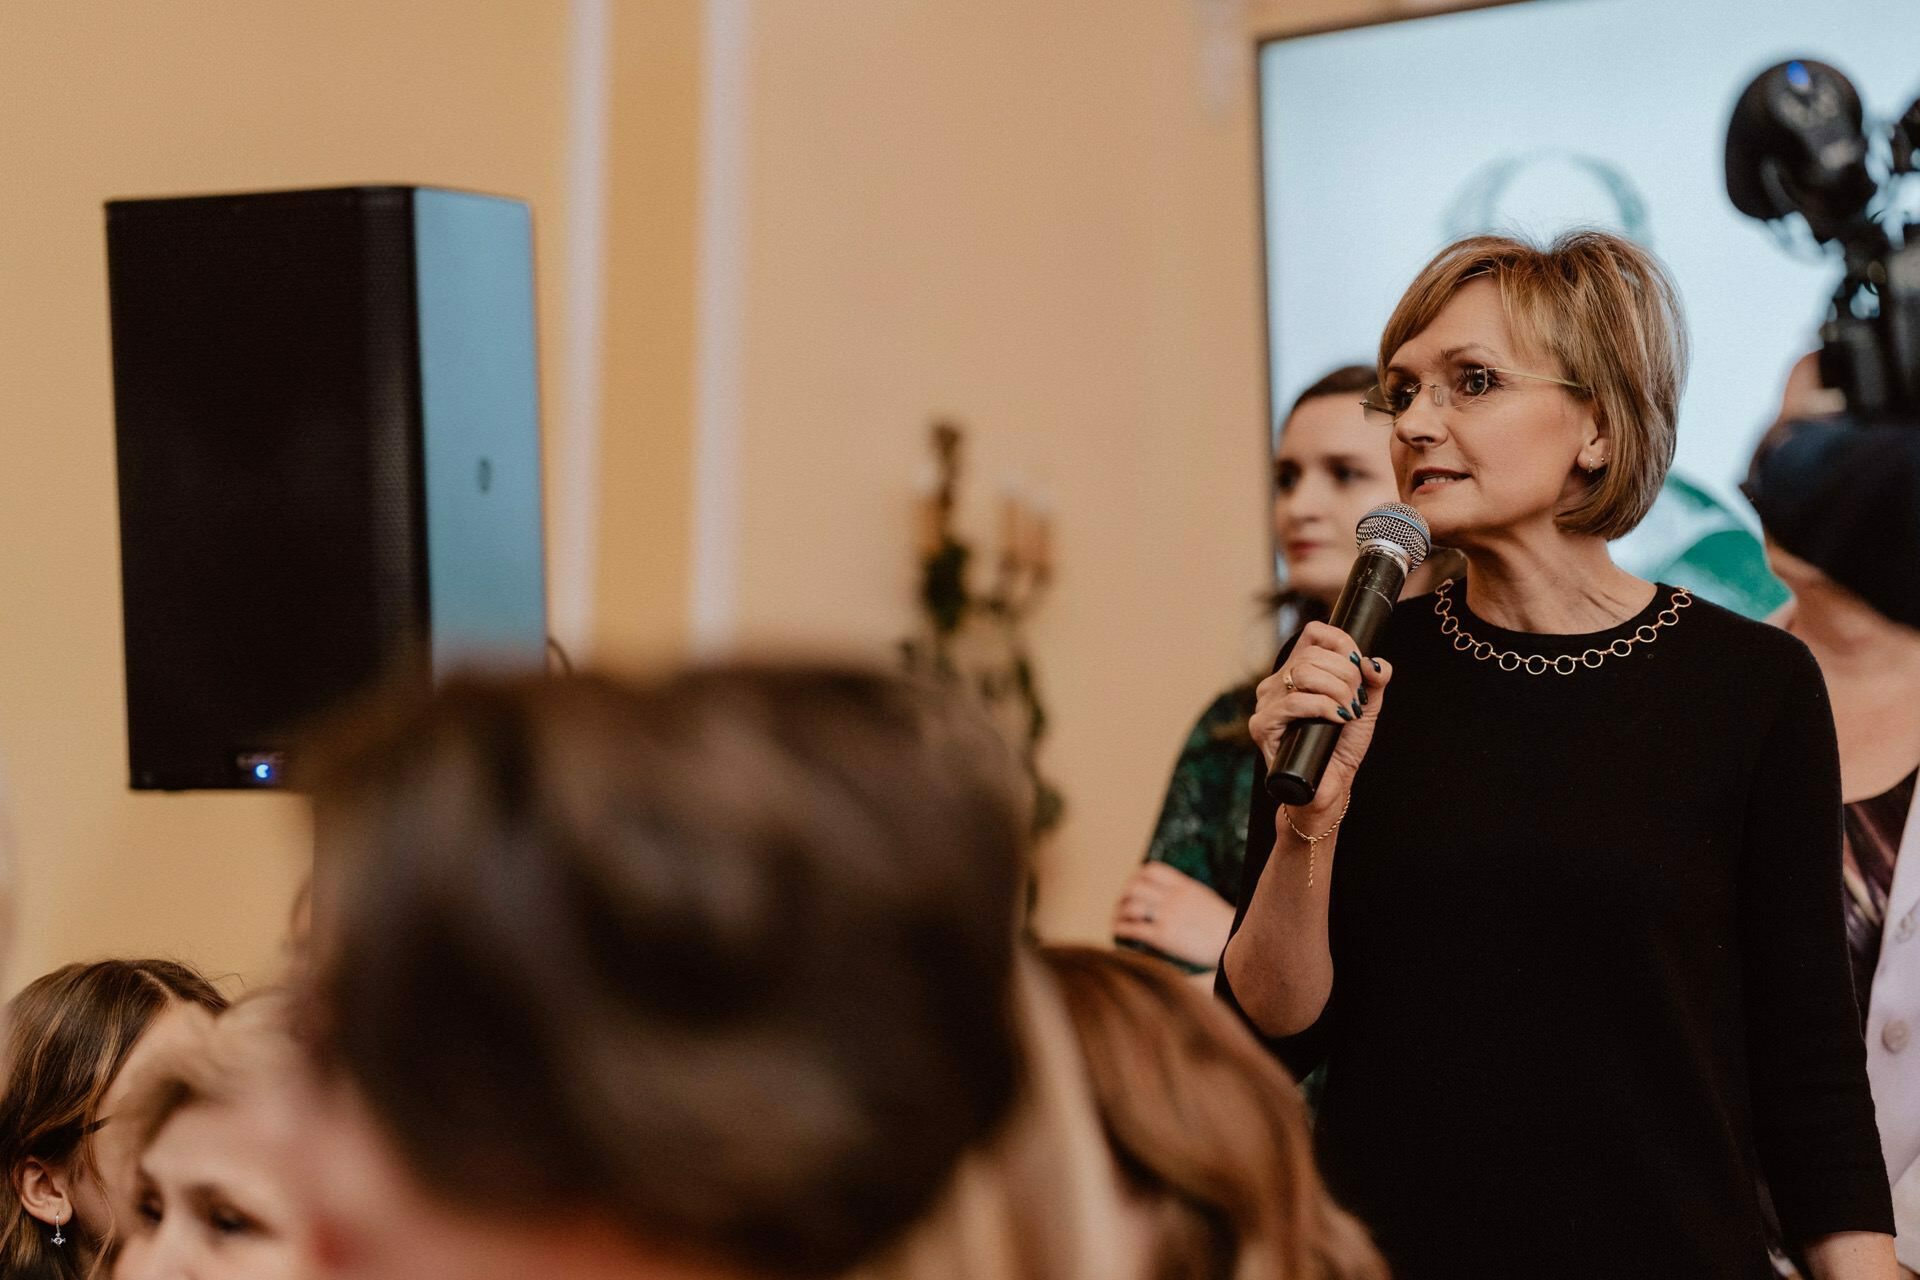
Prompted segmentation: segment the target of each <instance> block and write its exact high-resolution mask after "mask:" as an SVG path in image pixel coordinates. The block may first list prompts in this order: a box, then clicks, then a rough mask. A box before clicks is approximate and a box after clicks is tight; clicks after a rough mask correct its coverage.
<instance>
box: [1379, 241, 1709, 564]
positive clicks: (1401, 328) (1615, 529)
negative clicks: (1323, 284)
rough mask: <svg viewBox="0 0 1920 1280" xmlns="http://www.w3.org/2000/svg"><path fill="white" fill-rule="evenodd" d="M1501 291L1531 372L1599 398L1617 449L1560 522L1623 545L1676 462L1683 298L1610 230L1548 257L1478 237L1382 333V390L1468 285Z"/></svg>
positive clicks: (1414, 291) (1412, 293) (1439, 268)
mask: <svg viewBox="0 0 1920 1280" xmlns="http://www.w3.org/2000/svg"><path fill="white" fill-rule="evenodd" d="M1483 278H1484V279H1490V280H1492V281H1493V282H1494V283H1495V284H1496V285H1497V286H1498V287H1499V289H1500V298H1501V301H1502V302H1503V303H1504V304H1505V306H1506V312H1507V322H1508V325H1509V327H1510V329H1511V330H1512V333H1513V337H1514V340H1515V341H1516V342H1518V343H1519V344H1520V346H1521V350H1520V351H1518V352H1516V353H1514V354H1515V356H1516V357H1517V358H1518V359H1521V360H1534V361H1543V362H1546V367H1541V366H1539V365H1534V366H1531V367H1528V368H1527V369H1526V372H1529V373H1539V374H1546V375H1550V376H1560V377H1565V378H1566V379H1568V380H1569V381H1571V382H1575V383H1578V384H1579V387H1580V388H1581V389H1579V390H1574V389H1572V388H1569V394H1571V395H1577V396H1580V397H1581V398H1583V399H1591V400H1592V401H1593V403H1594V407H1595V410H1596V411H1597V413H1598V415H1599V422H1600V426H1601V429H1602V430H1603V431H1605V432H1606V434H1607V438H1608V441H1609V451H1608V458H1607V464H1606V466H1605V467H1603V468H1602V469H1601V470H1600V471H1599V472H1598V473H1596V477H1595V479H1594V480H1593V482H1592V483H1591V485H1590V486H1589V487H1588V490H1587V492H1586V493H1585V494H1584V495H1582V496H1581V497H1580V498H1579V499H1578V500H1576V501H1575V502H1574V503H1573V504H1572V505H1571V506H1570V507H1568V509H1567V510H1565V511H1563V512H1561V513H1560V516H1559V521H1560V526H1561V528H1563V529H1565V530H1567V531H1568V532H1569V533H1576V534H1587V535H1591V536H1594V537H1600V538H1609V539H1611V538H1618V537H1620V536H1621V535H1622V534H1625V533H1627V532H1628V531H1630V530H1631V529H1632V528H1633V527H1634V526H1635V525H1637V524H1639V523H1640V521H1641V520H1642V519H1643V518H1644V517H1645V516H1646V514H1647V512H1648V510H1650V509H1651V508H1652V506H1653V500H1654V498H1655V497H1657V496H1658V495H1659V493H1660V486H1661V485H1662V484H1663V483H1664V482H1665V480H1666V477H1667V468H1668V467H1669V466H1671V465H1672V463H1673V451H1674V440H1675V427H1676V422H1677V419H1678V415H1679V412H1680V392H1681V389H1682V387H1683V386H1684V385H1685V383H1686V380H1687V332H1686V321H1685V319H1684V317H1683V316H1682V314H1681V308H1680V295H1679V293H1678V292H1677V291H1676V290H1675V289H1674V286H1673V281H1672V280H1671V279H1670V278H1669V277H1668V276H1667V272H1666V269H1665V268H1664V267H1662V266H1661V265H1660V263H1659V260H1658V259H1656V258H1655V257H1654V256H1653V255H1652V254H1650V253H1648V252H1647V251H1646V250H1645V249H1642V248H1641V247H1640V246H1638V245H1636V244H1634V243H1633V242H1632V241H1630V240H1626V239H1624V238H1622V237H1620V236H1617V235H1614V234H1612V233H1611V232H1606V231H1591V230H1588V231H1570V232H1568V233H1566V234H1565V235H1563V236H1561V237H1559V238H1558V239H1556V240H1555V241H1553V243H1551V244H1549V245H1547V246H1546V247H1545V248H1537V247H1535V246H1534V245H1531V244H1528V243H1527V242H1526V241H1524V240H1517V239H1514V238H1512V237H1509V236H1470V237H1468V238H1467V239H1465V240H1460V241H1457V242H1455V243H1454V244H1451V245H1448V246H1447V247H1446V248H1444V249H1442V250H1441V251H1440V252H1439V253H1438V254H1437V255H1435V257H1434V259H1433V261H1431V262H1429V263H1428V264H1427V265H1426V266H1425V267H1424V268H1423V269H1422V270H1421V272H1420V274H1419V276H1417V277H1416V278H1415V279H1414V282H1413V283H1412V284H1410V285H1408V286H1407V291H1406V293H1405V294H1403V295H1402V296H1401V298H1400V302H1399V305H1398V306H1396V307H1395V308H1394V310H1393V315H1392V316H1391V317H1390V318H1389V319H1388V320H1387V327H1386V329H1385V331H1383V332H1382V333H1381V335H1380V381H1381V383H1382V385H1385V384H1386V382H1387V381H1388V377H1387V369H1388V366H1389V365H1391V364H1392V363H1393V357H1394V354H1395V353H1396V352H1398V351H1399V350H1400V348H1401V347H1402V346H1404V345H1405V344H1406V343H1407V342H1408V341H1409V340H1410V339H1411V338H1413V337H1414V336H1415V335H1416V334H1418V333H1420V331H1421V330H1423V329H1425V328H1426V327H1427V326H1428V325H1430V324H1432V323H1433V321H1434V319H1435V317H1437V316H1438V315H1439V314H1440V312H1441V311H1442V310H1443V309H1444V308H1445V307H1446V305H1447V303H1448V302H1450V301H1451V300H1452V299H1453V295H1454V294H1456V293H1458V292H1459V291H1460V290H1461V288H1462V287H1463V286H1465V285H1466V284H1468V283H1469V282H1471V281H1474V280H1479V279H1483Z"/></svg>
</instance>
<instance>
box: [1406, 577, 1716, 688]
mask: <svg viewBox="0 0 1920 1280" xmlns="http://www.w3.org/2000/svg"><path fill="white" fill-rule="evenodd" d="M1452 592H1453V579H1448V580H1447V581H1445V582H1443V583H1441V584H1440V588H1439V590H1438V591H1436V592H1434V597H1433V611H1434V613H1435V614H1436V615H1437V616H1438V617H1439V619H1440V634H1441V635H1443V636H1452V637H1453V647H1454V648H1455V649H1458V650H1459V651H1460V652H1462V653H1470V654H1472V655H1473V656H1474V657H1475V658H1477V659H1479V660H1480V661H1481V662H1493V663H1497V664H1499V667H1500V669H1501V670H1502V671H1524V672H1526V673H1527V674H1528V675H1530V676H1543V675H1545V674H1547V672H1549V671H1551V672H1553V673H1554V674H1555V675H1558V676H1570V675H1572V674H1573V673H1574V672H1576V671H1578V670H1579V669H1580V668H1582V667H1585V668H1587V669H1588V670H1589V671H1591V670H1592V669H1593V668H1595V667H1597V666H1599V665H1600V664H1601V663H1603V662H1605V661H1606V660H1607V659H1608V658H1624V657H1626V656H1627V655H1628V654H1630V653H1632V652H1633V646H1635V645H1636V644H1652V643H1653V642H1654V641H1655V640H1658V639H1659V638H1660V632H1661V630H1662V629H1663V628H1666V627H1671V626H1673V625H1674V624H1675V623H1677V622H1679V621H1680V611H1681V610H1682V609H1684V608H1686V607H1687V606H1688V605H1690V604H1692V603H1693V595H1692V593H1690V592H1689V591H1688V590H1687V589H1686V588H1685V587H1675V588H1674V589H1673V600H1672V602H1671V603H1669V604H1668V605H1667V607H1666V608H1664V609H1662V610H1661V611H1660V614H1659V616H1658V617H1656V618H1655V619H1654V620H1653V621H1652V622H1651V623H1645V624H1642V625H1641V626H1639V627H1636V628H1634V632H1633V635H1632V636H1631V637H1628V636H1622V637H1620V639H1618V640H1615V641H1614V642H1613V643H1612V644H1610V645H1608V646H1607V647H1606V648H1604V649H1588V650H1587V651H1586V652H1585V653H1583V654H1580V655H1579V656H1578V657H1575V656H1574V655H1573V654H1571V653H1563V654H1561V655H1560V656H1559V657H1557V658H1549V657H1547V656H1546V655H1545V654H1543V653H1528V654H1521V653H1515V652H1514V651H1513V650H1512V649H1496V648H1494V647H1493V646H1492V645H1490V644H1488V643H1487V642H1486V641H1485V640H1478V639H1475V638H1474V635H1473V633H1472V632H1471V631H1468V630H1467V629H1466V628H1465V627H1463V626H1461V625H1460V620H1459V619H1458V618H1456V617H1454V616H1453V594H1452ZM1536 663H1537V664H1539V665H1537V666H1536V665H1535V664H1536ZM1563 663H1564V664H1565V665H1564V666H1563V665H1561V664H1563Z"/></svg>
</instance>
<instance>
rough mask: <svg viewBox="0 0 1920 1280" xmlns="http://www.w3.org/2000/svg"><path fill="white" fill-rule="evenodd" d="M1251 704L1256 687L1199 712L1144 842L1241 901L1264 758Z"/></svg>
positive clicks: (1155, 854) (1151, 853) (1150, 852)
mask: <svg viewBox="0 0 1920 1280" xmlns="http://www.w3.org/2000/svg"><path fill="white" fill-rule="evenodd" d="M1253 704H1254V700H1253V687H1252V686H1251V685H1241V686H1236V687H1235V688H1232V689H1229V690H1227V692H1225V693H1223V694H1221V695H1220V696H1219V697H1217V698H1215V699H1214V700H1213V702H1212V703H1210V704H1209V705H1208V706H1207V709H1206V710H1205V711H1203V712H1202V713H1201V714H1200V719H1199V720H1198V721H1196V722H1195V723H1194V726H1193V728H1192V730H1190V731H1189V732H1188V734H1187V738H1186V742H1185V743H1184V744H1183V745H1182V746H1181V748H1180V757H1179V759H1178V760H1176V761H1175V762H1174V766H1173V776H1172V778H1170V779H1169V780H1168V782H1167V796H1166V799H1165V801H1163V802H1162V804H1161V806H1160V819H1159V821H1158V822H1156V823H1154V827H1153V836H1152V838H1151V839H1150V840H1149V841H1148V842H1147V856H1146V861H1148V862H1164V863H1166V864H1167V865H1168V866H1170V867H1172V868H1173V869H1174V870H1176V871H1180V872H1184V873H1185V874H1187V875H1189V876H1192V877H1193V878H1194V879H1195V880H1198V881H1199V882H1200V883H1201V884H1204V885H1206V886H1207V887H1208V888H1210V889H1212V890H1213V891H1214V892H1215V893H1217V894H1219V895H1220V896H1221V897H1222V898H1225V899H1226V900H1227V901H1228V902H1234V901H1237V899H1238V897H1239V894H1240V872H1241V868H1242V866H1243V865H1244V863H1245V861H1246V846H1247V813H1248V810H1249V809H1250V807H1251V805H1252V803H1253V780H1254V773H1255V766H1256V764H1257V762H1258V760H1259V752H1258V750H1257V749H1256V748H1255V747H1254V745H1253V742H1252V740H1251V739H1249V738H1248V737H1247V717H1248V716H1250V715H1252V714H1253ZM1122 945H1127V946H1129V947H1130V949H1133V950H1141V951H1149V952H1151V951H1152V949H1151V948H1149V947H1139V946H1132V945H1131V944H1125V943H1123V944H1122ZM1154 954H1158V953H1154ZM1167 958H1168V959H1172V957H1167ZM1176 963H1179V962H1177V961H1176ZM1181 967H1182V968H1183V969H1188V970H1191V971H1193V972H1200V970H1199V969H1197V968H1195V967H1194V966H1192V965H1188V964H1184V963H1182V964H1181Z"/></svg>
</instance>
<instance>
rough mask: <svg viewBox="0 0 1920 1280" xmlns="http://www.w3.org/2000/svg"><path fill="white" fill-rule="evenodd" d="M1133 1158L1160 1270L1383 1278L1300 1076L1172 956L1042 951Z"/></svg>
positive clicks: (1190, 1277) (1113, 1134)
mask: <svg viewBox="0 0 1920 1280" xmlns="http://www.w3.org/2000/svg"><path fill="white" fill-rule="evenodd" d="M1042 954H1043V955H1044V957H1045V959H1046V962H1047V965H1048V967H1049V968H1050V969H1051V970H1052V972H1053V976H1054V980H1055V981H1056V983H1057V984H1058V985H1059V989H1060V993H1061V996H1062V998H1063V999H1064V1000H1065V1001H1066V1006H1067V1011H1068V1014H1069V1015H1070V1016H1071V1018H1072V1020H1073V1024H1074V1028H1075V1030H1076V1031H1077V1032H1078V1033H1079V1037H1080V1045H1081V1050H1082V1053H1083V1054H1084V1056H1085V1058H1086V1064H1087V1070H1088V1072H1089V1075H1090V1077H1091V1079H1092V1082H1093V1095H1094V1099H1095V1101H1096V1103H1097V1104H1098V1106H1099V1109H1100V1113H1101V1117H1102V1119H1103V1121H1104V1123H1105V1125H1106V1129H1107V1135H1108V1139H1109V1140H1110V1142H1111V1143H1112V1145H1113V1148H1114V1151H1115V1153H1116V1155H1117V1156H1118V1157H1119V1160H1120V1165H1121V1168H1122V1169H1123V1170H1124V1171H1125V1174H1126V1176H1127V1177H1128V1178H1129V1180H1130V1181H1131V1182H1132V1184H1133V1185H1134V1187H1135V1189H1136V1191H1137V1192H1138V1194H1139V1195H1140V1196H1142V1197H1144V1198H1145V1199H1146V1200H1147V1201H1148V1202H1149V1203H1150V1204H1151V1206H1152V1207H1151V1210H1150V1212H1151V1214H1152V1216H1153V1225H1152V1229H1151V1232H1150V1235H1151V1238H1152V1239H1153V1241H1154V1248H1155V1251H1156V1257H1155V1259H1154V1261H1153V1263H1152V1264H1151V1265H1150V1266H1149V1267H1148V1268H1147V1269H1146V1272H1145V1274H1146V1275H1149V1276H1152V1277H1154V1278H1155V1280H1385V1277H1386V1275H1387V1269H1386V1264H1385V1263H1384V1262H1382V1261H1381V1259H1380V1256H1379V1254H1378V1253H1377V1252H1375V1250H1374V1248H1373V1245H1372V1243H1371V1242H1370V1241H1369V1240H1368V1238H1367V1233H1366V1231H1365V1229H1364V1228H1362V1227H1361V1226H1360V1224H1359V1223H1358V1222H1356V1221H1355V1220H1354V1219H1353V1218H1352V1217H1351V1216H1349V1215H1348V1214H1347V1213H1345V1212H1344V1211H1343V1210H1341V1209H1340V1207H1339V1206H1338V1205H1336V1204H1335V1203H1334V1202H1333V1200H1332V1198H1331V1197H1330V1196H1329V1195H1328V1194H1327V1191H1326V1188H1325V1186H1324V1185H1323V1184H1322V1183H1321V1181H1320V1174H1319V1171H1318V1169H1317V1168H1316V1167H1315V1165H1314V1158H1313V1139H1312V1134H1311V1132H1310V1130H1309V1127H1308V1123H1307V1114H1306V1107H1305V1104H1304V1103H1302V1101H1301V1100H1300V1096H1299V1091H1298V1090H1297V1089H1296V1088H1295V1087H1294V1083H1293V1080H1292V1079H1291V1078H1290V1077H1289V1076H1288V1075H1287V1073H1286V1072H1285V1071H1284V1070H1282V1069H1281V1067H1280V1066H1279V1065H1278V1064H1277V1063H1276V1062H1274V1060H1273V1059H1272V1058H1271V1057H1269V1056H1268V1055H1267V1053H1266V1052H1265V1051H1264V1050H1263V1049H1261V1047H1260V1046H1259V1045H1258V1044H1257V1043H1255V1041H1254V1039H1253V1037H1252V1036H1251V1035H1249V1034H1248V1033H1247V1031H1246V1029H1245V1028H1244V1027H1242V1026H1241V1025H1240V1024H1239V1023H1238V1022H1237V1021H1235V1020H1234V1018H1233V1015H1232V1014H1230V1013H1228V1012H1227V1010H1226V1009H1225V1008H1223V1007H1222V1006H1220V1005H1218V1004H1216V1003H1214V1002H1213V1001H1212V1000H1210V999H1208V998H1207V997H1206V996H1204V995H1203V994H1201V993H1200V992H1198V991H1195V990H1194V989H1193V988H1192V987H1191V986H1190V985H1189V984H1188V983H1187V981H1186V980H1185V979H1184V978H1182V977H1181V976H1180V974H1179V973H1177V972H1176V971H1175V970H1174V969H1173V968H1172V967H1171V966H1169V965H1166V964H1164V963H1161V962H1158V961H1154V960H1149V959H1146V958H1144V957H1141V956H1133V955H1127V954H1124V953H1121V952H1116V951H1104V950H1095V949H1093V948H1090V947H1067V946H1055V947H1046V948H1044V949H1043V951H1042Z"/></svg>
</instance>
